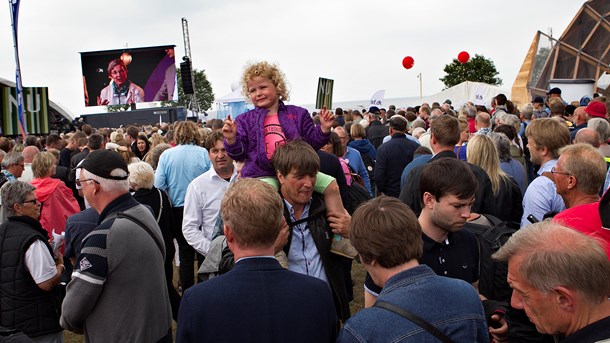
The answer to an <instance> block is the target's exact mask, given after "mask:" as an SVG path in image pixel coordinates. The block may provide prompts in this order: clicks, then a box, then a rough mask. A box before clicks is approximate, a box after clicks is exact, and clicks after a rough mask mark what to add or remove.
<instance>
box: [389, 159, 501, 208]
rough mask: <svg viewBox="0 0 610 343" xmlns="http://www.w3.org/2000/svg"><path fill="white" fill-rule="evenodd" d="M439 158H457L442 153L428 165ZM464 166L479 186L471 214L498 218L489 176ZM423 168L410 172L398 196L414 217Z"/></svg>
mask: <svg viewBox="0 0 610 343" xmlns="http://www.w3.org/2000/svg"><path fill="white" fill-rule="evenodd" d="M441 158H457V156H456V155H455V153H454V152H453V151H442V152H440V153H438V154H436V155H435V156H434V157H433V158H432V159H430V161H428V163H432V162H434V161H438V160H440V159H441ZM464 163H466V162H464ZM466 165H468V167H469V168H470V170H471V171H472V172H473V173H474V177H475V178H476V179H477V181H478V184H479V187H478V190H477V192H476V194H475V199H474V204H472V212H475V213H484V214H491V215H494V216H496V217H500V216H499V215H498V210H497V208H496V203H495V199H494V196H493V192H492V190H491V180H489V176H487V173H486V172H485V170H483V169H481V168H480V167H479V166H475V165H474V164H471V163H466ZM425 167H426V165H425V164H424V165H421V166H417V167H416V168H415V169H413V170H411V173H409V175H408V176H407V179H406V181H405V184H404V186H403V187H402V190H401V191H400V196H399V198H400V200H401V201H402V202H404V203H405V204H407V205H408V206H409V207H410V208H411V209H412V210H413V212H415V215H418V216H419V214H420V213H421V199H420V198H419V179H420V177H421V172H422V170H424V168H425Z"/></svg>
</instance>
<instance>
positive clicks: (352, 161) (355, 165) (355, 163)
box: [343, 147, 373, 196]
mask: <svg viewBox="0 0 610 343" xmlns="http://www.w3.org/2000/svg"><path fill="white" fill-rule="evenodd" d="M343 158H344V159H346V160H347V164H349V166H350V168H352V169H353V170H354V172H356V173H357V174H358V175H360V177H361V178H362V180H363V181H364V186H365V187H366V190H367V191H369V194H370V195H371V196H373V193H372V192H371V179H370V178H369V172H368V171H367V170H366V166H365V165H364V162H362V156H361V155H360V152H359V151H358V150H356V149H354V148H350V147H347V152H346V153H345V156H343Z"/></svg>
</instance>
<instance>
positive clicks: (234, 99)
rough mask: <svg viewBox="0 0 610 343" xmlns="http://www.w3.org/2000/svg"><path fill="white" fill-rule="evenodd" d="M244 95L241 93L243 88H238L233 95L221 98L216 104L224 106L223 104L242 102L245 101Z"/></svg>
mask: <svg viewBox="0 0 610 343" xmlns="http://www.w3.org/2000/svg"><path fill="white" fill-rule="evenodd" d="M244 100H245V98H244V95H243V94H242V93H241V88H238V89H236V90H234V91H232V92H231V93H229V94H227V95H225V96H223V97H220V98H218V99H216V100H215V102H217V103H220V104H223V103H230V102H240V101H244Z"/></svg>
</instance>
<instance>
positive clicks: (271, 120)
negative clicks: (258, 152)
mask: <svg viewBox="0 0 610 343" xmlns="http://www.w3.org/2000/svg"><path fill="white" fill-rule="evenodd" d="M263 124H264V128H263V134H264V136H265V153H266V154H267V158H268V159H269V160H271V159H272V158H273V154H274V153H275V149H277V147H278V146H280V145H283V144H284V143H286V135H284V130H282V126H280V120H279V119H278V117H277V114H274V115H270V116H266V117H265V121H264V122H263Z"/></svg>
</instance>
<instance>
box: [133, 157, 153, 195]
mask: <svg viewBox="0 0 610 343" xmlns="http://www.w3.org/2000/svg"><path fill="white" fill-rule="evenodd" d="M127 169H129V184H130V185H131V188H132V189H134V190H136V191H137V190H138V189H152V188H153V184H154V182H155V172H154V171H153V169H152V167H151V165H150V164H148V163H146V162H135V163H131V164H129V165H128V166H127Z"/></svg>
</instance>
